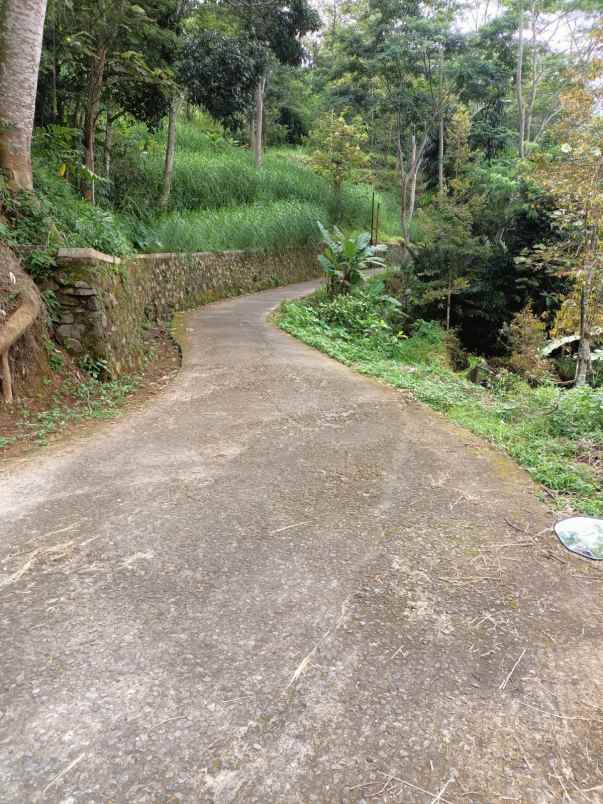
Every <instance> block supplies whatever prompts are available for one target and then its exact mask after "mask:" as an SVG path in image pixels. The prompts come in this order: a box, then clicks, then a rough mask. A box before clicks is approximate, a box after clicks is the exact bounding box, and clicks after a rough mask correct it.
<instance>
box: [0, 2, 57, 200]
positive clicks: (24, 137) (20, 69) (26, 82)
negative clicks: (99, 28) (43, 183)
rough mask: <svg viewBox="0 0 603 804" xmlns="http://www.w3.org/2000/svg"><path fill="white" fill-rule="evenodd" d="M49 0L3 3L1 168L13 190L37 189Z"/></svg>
mask: <svg viewBox="0 0 603 804" xmlns="http://www.w3.org/2000/svg"><path fill="white" fill-rule="evenodd" d="M45 16H46V0H4V2H3V3H2V4H0V86H1V91H0V170H3V171H4V173H5V174H6V177H7V179H8V186H9V187H10V189H11V190H13V191H19V190H33V177H32V171H31V138H32V133H33V125H34V116H35V108H36V92H37V86H38V70H39V67H40V56H41V53H42V37H43V35H44V19H45Z"/></svg>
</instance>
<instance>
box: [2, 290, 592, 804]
mask: <svg viewBox="0 0 603 804" xmlns="http://www.w3.org/2000/svg"><path fill="white" fill-rule="evenodd" d="M311 287H312V286H311V285H309V284H308V285H298V286H294V287H290V288H285V289H280V290H274V291H269V292H266V293H261V294H257V295H255V296H248V297H243V298H239V299H235V300H230V301H225V302H221V303H218V304H214V305H211V306H208V307H205V308H203V309H201V310H198V311H196V312H192V313H189V314H188V315H187V316H186V317H185V319H184V324H183V329H184V331H185V336H186V337H185V340H186V344H185V349H184V362H183V368H182V371H181V373H180V375H179V376H178V378H177V380H176V381H175V382H174V383H173V384H172V385H171V386H170V387H169V388H168V389H167V390H166V391H164V392H163V393H162V394H161V395H160V396H159V397H157V398H155V399H154V400H153V401H152V402H151V403H149V404H148V405H147V406H146V407H145V408H144V409H143V410H142V411H141V412H138V413H130V414H128V415H126V416H125V417H124V418H122V419H121V420H119V421H118V422H116V423H113V424H111V425H110V426H108V427H106V428H103V429H101V430H100V431H97V432H96V433H95V434H94V435H93V436H92V437H88V438H87V439H78V440H76V441H73V442H71V443H69V444H68V445H67V446H62V447H60V448H58V449H52V450H50V451H48V452H46V453H42V454H39V455H37V456H36V457H35V458H34V459H29V460H26V461H20V462H13V463H9V464H8V465H5V466H4V469H3V475H2V485H1V488H0V511H1V514H2V516H1V521H0V639H1V650H0V801H1V802H3V804H8V802H11V804H12V803H13V802H15V803H18V804H24V803H29V802H44V803H46V802H51V803H53V804H54V802H62V804H89V803H90V802H94V803H95V804H96V803H97V802H98V803H99V804H100V803H101V802H102V803H103V804H107V802H114V804H122V802H127V803H128V804H131V803H132V802H134V803H136V804H138V803H139V802H153V803H158V802H161V803H163V802H245V803H248V802H258V803H260V802H261V803H262V804H267V803H268V802H304V803H305V802H368V801H371V802H373V801H378V802H379V801H382V802H390V801H392V802H393V801H400V802H411V804H412V803H414V802H421V803H425V804H429V802H431V801H442V802H459V803H460V802H480V804H486V803H488V804H493V803H494V802H502V801H521V802H559V801H562V800H566V799H565V798H564V797H565V796H567V800H573V801H575V802H578V801H580V802H584V801H586V802H598V801H603V787H602V786H601V785H603V770H602V769H603V756H602V750H603V709H601V708H600V707H601V706H603V650H602V635H603V628H602V622H603V617H602V616H601V615H602V614H603V612H602V605H603V604H602V602H601V601H602V592H603V584H602V582H601V581H602V577H603V576H602V575H601V570H600V567H597V566H595V565H587V564H586V562H583V561H581V560H580V559H578V558H574V557H572V556H571V555H570V554H568V553H566V552H564V551H562V550H561V548H559V547H558V546H557V544H556V542H555V541H554V539H553V537H552V535H551V533H550V532H549V531H547V528H548V527H549V526H550V524H551V521H552V518H551V514H550V513H549V512H548V511H547V510H546V509H545V508H544V506H543V505H542V504H541V503H539V502H538V500H537V498H536V496H535V494H534V490H533V488H532V487H531V486H530V483H529V481H528V480H527V479H526V477H525V476H524V474H523V473H522V472H520V471H519V470H518V469H516V468H515V467H514V466H513V465H512V464H510V463H509V462H508V461H507V460H506V459H505V458H504V457H502V456H501V455H499V454H497V453H495V452H493V451H491V450H489V449H488V448H487V447H484V446H482V445H480V443H479V442H478V441H477V440H476V439H475V438H473V437H472V436H469V435H467V433H465V432H463V431H461V430H458V429H456V428H454V427H453V426H452V425H450V424H448V423H447V422H446V421H445V420H444V419H442V418H441V417H439V416H438V415H437V414H434V413H432V412H430V411H429V410H427V409H425V408H423V407H421V406H419V405H417V404H415V403H413V402H411V401H409V400H408V399H407V398H406V397H405V396H404V395H402V394H400V393H397V392H395V391H393V390H390V389H388V388H386V387H384V386H381V385H379V384H378V383H376V382H373V381H371V380H369V379H366V378H363V377H360V376H358V375H355V374H354V373H352V372H351V371H350V370H348V369H346V368H344V367H343V366H341V365H339V364H337V363H335V362H333V361H331V360H329V359H328V358H326V357H324V356H322V355H321V354H319V353H317V352H315V351H313V350H311V349H309V348H308V347H306V346H304V345H302V344H300V343H298V342H296V341H294V340H293V339H291V338H289V337H288V336H287V335H285V334H283V333H281V332H279V331H278V330H276V329H275V328H274V327H273V326H272V325H270V324H269V323H268V322H267V321H266V317H267V315H268V313H269V312H270V311H271V310H272V309H273V308H274V307H275V306H276V305H277V304H278V303H279V302H280V301H281V300H282V299H284V298H287V297H293V296H300V295H302V294H304V293H307V292H308V291H309V289H310V288H311ZM524 531H525V532H524ZM438 795H439V798H438Z"/></svg>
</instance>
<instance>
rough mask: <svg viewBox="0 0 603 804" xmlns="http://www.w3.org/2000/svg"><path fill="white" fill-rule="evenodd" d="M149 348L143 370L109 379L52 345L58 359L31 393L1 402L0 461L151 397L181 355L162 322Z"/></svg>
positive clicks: (102, 422) (88, 430)
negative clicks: (12, 401) (90, 371)
mask: <svg viewBox="0 0 603 804" xmlns="http://www.w3.org/2000/svg"><path fill="white" fill-rule="evenodd" d="M147 349H148V353H149V355H150V357H149V361H148V363H147V365H146V366H145V368H144V369H143V370H141V371H140V372H139V373H137V374H136V375H134V376H132V377H124V378H121V379H120V380H118V381H116V382H113V383H109V384H103V383H96V382H95V381H94V379H93V378H92V377H91V376H90V375H89V374H87V373H86V372H85V371H82V370H81V369H80V368H78V366H77V365H75V363H74V362H73V361H72V360H71V359H70V358H69V356H68V355H67V354H66V353H65V352H60V351H59V350H56V354H57V355H59V359H60V361H61V365H60V367H57V369H56V370H55V371H52V372H50V374H49V375H48V377H47V379H46V381H45V383H44V384H43V385H42V386H41V388H39V389H38V393H37V394H36V395H35V396H32V397H26V398H23V397H21V398H19V399H17V400H16V401H15V404H14V405H13V406H12V407H7V406H6V405H2V404H0V463H2V462H5V461H8V460H12V459H14V458H19V457H25V456H30V455H33V454H35V453H36V452H38V451H40V450H43V449H48V448H49V447H51V446H55V445H58V444H61V443H63V442H65V441H66V440H68V439H73V438H75V437H78V436H83V435H90V434H92V433H94V432H96V431H97V430H98V429H99V428H101V427H103V426H106V423H107V421H108V420H111V419H114V418H115V417H117V416H121V415H124V414H125V413H128V412H130V411H132V410H134V409H137V408H140V406H141V405H143V404H144V403H145V402H147V401H148V400H150V399H152V397H153V396H155V395H156V394H157V393H158V392H160V391H162V390H163V389H164V388H165V387H166V386H167V385H168V384H169V383H170V382H171V381H172V380H173V379H174V377H175V376H176V374H177V373H178V371H179V369H180V364H181V357H180V349H179V347H178V345H177V343H176V341H175V340H174V339H173V338H172V336H171V335H170V334H169V333H168V332H167V331H166V330H165V329H161V328H155V329H153V330H152V331H150V332H149V333H148V339H147Z"/></svg>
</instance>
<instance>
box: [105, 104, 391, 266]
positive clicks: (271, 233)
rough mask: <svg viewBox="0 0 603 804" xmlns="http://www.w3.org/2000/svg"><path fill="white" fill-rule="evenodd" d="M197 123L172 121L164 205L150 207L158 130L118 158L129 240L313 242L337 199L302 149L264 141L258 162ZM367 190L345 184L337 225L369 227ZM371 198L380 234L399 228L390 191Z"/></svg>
mask: <svg viewBox="0 0 603 804" xmlns="http://www.w3.org/2000/svg"><path fill="white" fill-rule="evenodd" d="M203 125H204V124H202V123H200V122H199V121H196V122H195V121H193V122H187V121H184V120H182V121H180V122H179V124H178V148H177V153H176V160H175V166H174V178H173V185H172V194H171V198H170V208H169V210H168V211H167V213H159V211H158V210H157V200H158V199H159V197H160V194H161V188H162V180H163V160H164V150H163V149H164V139H165V130H161V131H159V132H158V133H157V134H156V135H155V136H154V137H152V138H150V139H149V138H147V140H145V142H144V149H143V150H142V151H140V153H138V154H135V155H134V156H132V154H130V157H129V161H127V163H126V162H123V165H122V170H121V172H120V177H119V178H117V179H116V182H115V187H114V192H113V196H114V199H113V200H114V203H115V204H116V205H117V207H118V208H119V209H121V210H122V213H123V216H125V218H127V219H128V220H129V234H130V238H131V240H132V241H133V242H134V244H135V246H136V247H137V248H138V249H139V250H143V251H153V250H157V248H161V249H163V250H165V251H212V250H223V249H236V248H259V249H265V250H275V249H276V250H278V249H283V248H288V247H295V246H298V245H307V244H310V243H317V242H318V239H319V231H318V227H317V226H316V221H317V220H320V221H321V222H322V223H325V224H328V225H331V224H332V223H333V221H334V217H335V211H336V207H337V204H336V198H335V195H334V193H333V190H332V189H331V187H330V186H329V184H328V183H327V182H326V181H325V179H323V178H322V177H320V176H318V175H317V174H316V173H315V172H314V171H313V170H312V169H311V167H310V166H309V165H308V155H307V153H306V152H305V151H304V150H303V149H292V148H275V149H268V150H267V151H266V154H265V159H264V165H263V167H262V168H261V169H258V168H256V166H255V163H254V159H253V155H252V154H251V152H250V151H249V150H248V149H247V148H243V147H240V146H238V145H236V144H233V143H232V142H230V141H228V140H227V139H225V138H224V137H220V136H219V135H218V134H217V133H216V132H215V131H211V130H207V129H204V128H203ZM124 136H125V135H124ZM128 136H133V135H128ZM137 136H138V135H137ZM371 198H372V189H371V188H370V186H369V185H366V184H358V185H349V186H346V187H345V188H344V193H343V199H342V215H341V226H342V227H343V228H344V229H346V230H348V231H358V230H367V229H369V228H370V223H371ZM377 200H378V201H379V202H380V203H381V216H380V231H381V233H382V234H383V235H384V236H385V237H395V236H397V235H399V224H398V212H397V201H396V199H395V195H389V194H385V193H380V194H378V198H377ZM310 221H312V224H311V227H310V225H309V222H310ZM310 228H311V229H312V231H310ZM159 244H160V245H159Z"/></svg>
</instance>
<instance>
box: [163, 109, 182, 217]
mask: <svg viewBox="0 0 603 804" xmlns="http://www.w3.org/2000/svg"><path fill="white" fill-rule="evenodd" d="M181 103H182V98H181V97H179V98H174V99H173V100H172V102H171V104H170V114H169V120H168V135H167V145H166V149H165V165H164V168H163V191H162V193H161V198H160V199H159V206H160V207H161V209H166V207H167V205H168V203H169V200H170V193H171V192H172V178H173V175H174V159H175V157H176V135H177V127H176V124H177V122H178V111H179V109H180V105H181Z"/></svg>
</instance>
